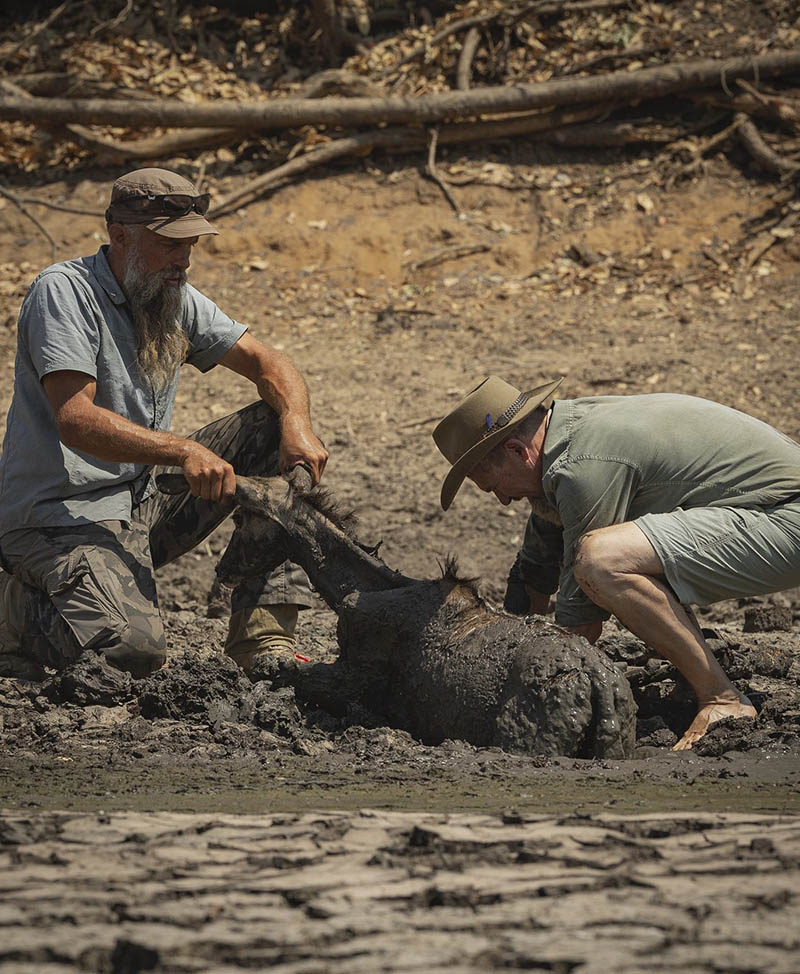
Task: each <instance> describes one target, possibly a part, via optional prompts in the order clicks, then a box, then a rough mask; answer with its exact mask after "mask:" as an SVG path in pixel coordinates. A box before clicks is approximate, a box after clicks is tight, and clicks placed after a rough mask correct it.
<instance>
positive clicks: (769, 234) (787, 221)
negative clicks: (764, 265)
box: [742, 213, 800, 270]
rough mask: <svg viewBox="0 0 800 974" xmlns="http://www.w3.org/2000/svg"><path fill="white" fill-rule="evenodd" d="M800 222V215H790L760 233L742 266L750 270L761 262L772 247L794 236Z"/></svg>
mask: <svg viewBox="0 0 800 974" xmlns="http://www.w3.org/2000/svg"><path fill="white" fill-rule="evenodd" d="M799 220H800V213H788V214H787V215H786V216H785V217H784V218H783V219H782V220H780V221H779V222H778V223H776V224H775V226H773V227H770V228H769V230H766V231H764V232H763V233H760V234H759V235H758V236H757V237H756V239H755V240H754V241H753V244H752V246H751V247H750V249H749V250H748V251H747V253H746V254H745V256H744V258H743V259H742V264H743V265H744V267H745V269H746V270H749V269H750V268H751V267H752V266H753V264H755V263H756V262H757V261H759V260H761V258H762V257H763V256H764V254H765V253H766V252H767V251H768V250H769V249H770V247H771V246H772V245H773V244H774V243H777V242H778V241H779V240H783V239H785V238H786V237H791V236H793V235H794V228H795V226H796V225H797V223H798V221H799Z"/></svg>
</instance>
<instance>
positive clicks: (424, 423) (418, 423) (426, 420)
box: [397, 413, 442, 430]
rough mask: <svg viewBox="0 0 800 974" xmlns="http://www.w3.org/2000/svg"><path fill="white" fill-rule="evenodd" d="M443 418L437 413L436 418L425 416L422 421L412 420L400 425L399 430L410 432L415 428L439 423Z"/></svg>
mask: <svg viewBox="0 0 800 974" xmlns="http://www.w3.org/2000/svg"><path fill="white" fill-rule="evenodd" d="M441 418H442V417H441V416H440V415H439V414H438V413H437V414H436V415H435V416H425V417H423V418H422V419H411V420H409V421H408V422H407V423H400V424H399V425H398V427H397V428H398V429H399V430H410V429H413V428H414V427H415V426H427V425H428V423H438V422H439V420H440V419H441Z"/></svg>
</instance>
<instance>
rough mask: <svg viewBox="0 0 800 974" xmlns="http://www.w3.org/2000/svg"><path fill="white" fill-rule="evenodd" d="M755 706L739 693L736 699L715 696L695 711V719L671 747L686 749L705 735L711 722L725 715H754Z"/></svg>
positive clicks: (714, 722)
mask: <svg viewBox="0 0 800 974" xmlns="http://www.w3.org/2000/svg"><path fill="white" fill-rule="evenodd" d="M755 716H756V708H755V707H754V706H753V705H752V703H750V700H749V699H748V698H747V697H746V696H745V695H744V694H741V695H740V696H739V699H738V700H730V699H726V698H724V697H717V698H716V699H714V700H709V702H708V703H707V704H704V705H703V706H702V707H701V708H700V709H699V710H698V712H697V716H696V717H695V719H694V720H693V721H692V722H691V724H689V729H688V730H687V731H686V733H685V734H684V735H683V737H682V738H681V739H680V740H679V741H678V743H677V744H676V745H675V746H674V747H673V749H672V750H673V751H688V750H689V748H691V746H692V745H693V744H695V743H696V742H697V741H699V740H700V738H701V737H704V736H705V733H706V731H707V730H708V729H709V727H711V725H712V724H716V723H718V722H719V721H720V720H725V718H726V717H755Z"/></svg>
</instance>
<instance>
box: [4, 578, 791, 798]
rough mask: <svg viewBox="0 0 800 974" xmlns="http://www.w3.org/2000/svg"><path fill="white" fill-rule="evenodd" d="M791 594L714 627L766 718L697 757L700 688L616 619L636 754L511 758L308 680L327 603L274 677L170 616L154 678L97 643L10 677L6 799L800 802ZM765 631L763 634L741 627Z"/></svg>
mask: <svg viewBox="0 0 800 974" xmlns="http://www.w3.org/2000/svg"><path fill="white" fill-rule="evenodd" d="M781 598H782V599H783V600H784V604H775V603H774V602H770V601H763V602H761V603H755V604H752V605H750V606H749V607H747V608H746V610H745V624H744V626H736V625H733V624H730V623H716V624H715V625H716V628H715V629H714V630H709V632H712V631H713V633H714V635H713V636H712V637H711V645H712V647H713V648H714V651H715V653H716V654H717V655H718V657H719V658H720V660H721V661H722V663H723V666H725V668H726V669H727V671H728V672H729V673H730V674H731V677H732V678H733V680H734V682H735V684H736V685H737V687H738V688H740V689H741V690H742V691H744V692H746V693H747V694H748V695H749V696H750V698H751V699H752V700H753V701H754V702H755V703H756V706H757V707H758V708H759V715H758V717H757V718H755V719H753V720H737V721H726V722H721V723H720V724H718V725H716V726H715V727H713V728H712V730H711V731H710V732H709V733H708V734H707V735H706V737H705V738H704V739H703V740H702V741H701V742H700V743H698V745H697V746H696V747H695V748H694V750H693V751H692V752H683V753H677V752H672V751H671V750H670V748H671V746H672V744H674V743H675V742H676V740H677V738H678V736H679V734H680V733H681V731H682V730H683V728H684V727H685V725H686V723H687V722H688V720H689V718H690V716H691V714H692V712H693V698H692V695H691V692H690V691H689V689H688V687H687V685H686V684H685V683H684V682H683V680H682V679H681V678H680V676H679V674H677V672H676V671H675V670H674V669H673V668H672V667H671V666H669V665H668V664H666V663H664V662H663V661H661V660H658V659H655V658H652V657H651V656H650V654H649V652H648V650H647V648H646V647H645V646H644V644H642V643H641V642H640V641H639V640H637V639H635V638H634V637H633V636H631V635H630V634H628V633H627V632H625V631H624V630H621V629H619V628H617V627H615V626H614V624H613V623H610V624H608V625H607V627H606V629H607V632H606V634H605V635H604V636H603V639H602V643H601V648H602V649H603V651H604V652H605V653H606V654H607V655H608V658H609V660H610V661H611V663H612V665H613V666H614V667H615V669H616V670H617V671H618V672H619V673H621V674H624V676H625V678H626V682H627V683H628V684H629V686H630V690H631V694H632V698H633V700H634V701H635V704H636V706H637V708H638V715H637V717H636V724H635V727H636V740H635V749H634V750H633V752H632V756H631V757H629V758H625V759H622V758H575V757H565V756H553V755H544V756H542V755H531V754H524V753H522V754H520V753H511V752H509V751H504V750H501V749H500V748H498V747H491V746H490V747H482V746H476V745H474V744H470V743H468V742H465V741H463V740H458V739H446V740H444V741H442V742H441V743H439V744H437V745H430V744H423V743H420V741H418V740H416V739H415V738H414V737H412V736H411V734H409V733H408V732H407V731H405V730H402V729H397V728H393V727H389V726H387V725H386V720H385V715H384V714H381V713H379V712H375V711H374V710H371V709H369V707H368V706H367V705H366V702H365V701H364V700H352V701H350V702H349V703H347V704H346V706H345V707H344V708H343V711H342V712H338V713H331V712H330V711H329V710H326V709H324V708H323V707H321V706H319V703H318V702H312V701H311V700H309V699H307V698H306V699H304V698H303V696H302V695H300V694H298V692H297V689H296V687H295V684H297V685H298V686H300V685H302V680H301V679H299V676H298V674H299V673H300V672H301V671H305V672H308V671H310V670H313V669H314V668H315V667H316V668H321V667H322V666H326V668H328V669H330V670H333V669H334V665H330V664H333V661H334V660H335V659H336V652H337V650H336V634H335V628H334V627H335V624H336V617H335V616H334V615H333V613H331V612H328V611H325V610H322V609H320V610H311V611H309V612H307V613H304V614H303V616H301V627H300V638H301V643H302V645H303V649H304V651H305V652H306V653H308V654H309V655H310V656H311V662H310V663H307V664H306V663H297V664H296V665H294V666H293V665H291V664H285V663H281V664H280V665H278V666H274V667H273V669H272V673H271V674H266V673H263V672H262V673H260V674H254V675H256V676H261V677H263V679H259V680H258V681H257V682H252V681H251V680H250V679H249V678H248V677H245V676H244V675H243V674H242V673H241V671H240V670H239V669H238V668H237V667H236V665H235V664H234V663H233V662H232V661H230V660H229V659H227V658H226V657H225V656H223V655H222V654H221V651H220V650H221V645H222V642H223V638H224V625H223V623H222V621H221V620H219V619H215V618H203V617H201V616H196V615H194V614H193V613H190V612H186V611H181V612H169V611H166V612H165V616H166V618H167V621H168V624H169V630H170V632H171V634H172V637H173V640H174V642H176V643H177V644H178V645H177V646H173V647H172V648H171V652H170V660H169V664H168V666H167V668H165V669H163V670H161V671H159V672H157V673H155V674H153V675H152V676H151V677H149V678H147V679H145V680H141V681H134V680H132V679H130V678H129V677H128V676H127V675H125V674H122V673H120V672H119V671H117V670H115V669H113V668H112V667H110V666H108V665H107V664H106V663H105V662H104V661H103V659H102V658H101V657H100V656H98V655H94V654H92V655H88V656H86V657H85V658H84V659H83V660H81V661H79V662H78V663H77V664H75V665H74V666H72V667H71V668H70V669H68V670H66V671H65V672H63V673H61V674H53V675H51V676H49V677H48V679H46V680H45V681H44V682H42V683H36V682H31V681H26V680H22V679H18V678H14V677H3V678H0V742H2V759H0V795H1V796H2V804H3V805H5V806H7V807H28V808H43V809H44V808H60V809H70V808H74V809H98V808H103V809H105V810H110V809H114V808H163V809H169V810H175V811H194V810H198V811H199V810H209V809H220V810H223V809H224V810H227V811H242V812H247V811H256V810H302V809H306V808H309V809H311V808H323V807H327V808H358V807H361V806H363V805H365V804H367V805H374V806H380V807H395V808H419V807H424V808H427V809H440V810H442V811H454V810H459V809H462V810H463V809H469V808H481V809H484V810H487V811H501V810H504V809H508V808H510V807H514V808H517V807H519V808H524V809H529V810H542V811H544V810H549V811H552V810H554V809H556V810H557V809H562V810H572V809H575V808H578V809H580V810H582V811H585V812H595V811H599V810H603V809H608V808H613V809H615V810H617V811H641V810H642V809H646V810H648V811H657V810H660V809H680V808H687V809H688V808H698V807H702V808H704V809H706V810H720V811H727V810H731V809H735V810H746V809H751V810H760V811H775V812H789V811H792V810H800V788H798V786H799V785H800V662H799V661H798V654H797V648H796V647H797V637H796V630H795V629H790V630H786V629H785V628H783V629H781V630H769V629H768V630H767V631H763V628H764V627H768V626H771V625H774V624H775V620H776V619H779V618H780V619H782V620H784V621H783V622H782V625H784V626H785V624H786V621H785V620H786V619H787V615H788V616H791V617H792V618H794V617H795V615H796V614H797V608H796V603H792V602H791V600H789V599H787V598H786V597H785V596H783V597H781ZM748 619H749V620H750V622H749V623H748V621H747V620H748ZM753 620H756V621H755V622H754V621H753ZM795 624H796V623H795ZM753 626H755V627H756V628H758V629H759V631H753V632H744V631H743V630H744V629H745V628H752V627H753ZM304 632H307V633H308V638H305V639H304V638H303V634H304ZM184 647H186V648H184Z"/></svg>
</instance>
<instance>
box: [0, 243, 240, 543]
mask: <svg viewBox="0 0 800 974" xmlns="http://www.w3.org/2000/svg"><path fill="white" fill-rule="evenodd" d="M183 327H184V329H185V331H186V335H187V337H188V339H189V344H190V347H189V353H188V356H187V359H186V361H187V362H189V363H190V364H191V365H193V366H194V367H195V368H197V369H199V370H200V371H201V372H207V371H208V370H209V369H211V368H213V367H214V366H215V365H216V364H217V362H219V360H220V359H221V358H222V357H223V356H224V355H225V353H226V352H227V351H229V349H231V348H232V347H233V345H235V344H236V342H237V341H238V340H239V339H240V338H241V337H242V335H243V334H244V332H245V331H246V328H245V326H244V325H242V324H239V323H238V322H236V321H233V320H232V319H231V318H229V317H228V316H227V315H226V314H223V312H222V311H220V309H219V308H218V307H217V306H216V305H215V304H214V302H213V301H211V300H209V299H208V298H207V297H205V296H204V295H203V294H201V293H200V292H199V291H197V290H196V289H195V288H193V287H191V286H190V285H187V286H186V288H185V299H184V305H183ZM61 370H71V371H75V372H85V373H86V374H87V375H90V376H92V378H94V379H95V381H96V383H97V394H96V396H95V403H96V404H97V405H98V406H102V407H103V408H105V409H109V410H111V411H112V412H115V413H118V414H119V415H120V416H124V417H125V418H126V419H129V420H131V421H132V422H134V423H137V424H139V425H140V426H144V427H146V428H147V429H154V430H167V429H169V424H170V420H171V418H172V409H173V406H174V404H175V394H176V391H177V386H178V377H177V374H176V376H175V378H174V379H173V380H172V381H171V382H170V383H169V385H167V386H166V387H165V388H164V389H161V390H159V391H155V390H154V389H153V387H152V385H151V384H150V382H149V381H148V380H147V379H146V378H143V377H142V376H141V374H140V370H139V368H138V364H137V359H136V335H135V332H134V328H133V323H132V321H131V317H130V314H129V312H128V307H127V303H126V299H125V295H124V293H123V291H122V288H121V287H120V286H119V283H118V282H117V279H116V278H115V277H114V274H113V272H112V271H111V268H110V267H109V264H108V259H107V257H106V247H101V248H100V250H98V252H97V253H96V254H94V255H93V256H92V257H82V258H79V259H78V260H70V261H65V262H63V263H60V264H54V265H53V266H52V267H48V268H47V269H46V270H44V271H42V273H41V274H40V275H39V276H38V277H37V278H36V280H35V281H34V282H33V284H32V285H31V287H30V289H29V291H28V293H27V295H26V297H25V300H24V301H23V304H22V310H21V312H20V317H19V325H18V340H17V358H16V366H15V377H14V397H13V400H12V402H11V409H10V410H9V413H8V419H7V423H6V435H5V439H4V441H3V452H2V456H0V536H2V535H3V534H5V533H6V532H7V531H11V530H14V529H17V528H23V527H41V526H44V525H49V526H57V525H65V526H74V525H75V524H81V523H87V522H95V521H103V520H121V521H127V520H130V516H131V508H132V504H133V501H134V499H135V500H137V501H138V500H141V499H142V498H143V497H144V496H146V494H147V493H149V491H150V489H152V488H151V487H150V485H149V478H148V477H147V475H146V469H147V468H146V467H145V465H143V464H139V463H118V462H113V461H105V460H98V459H97V458H96V457H93V456H90V455H89V454H86V453H82V452H81V451H79V450H73V449H71V448H70V447H68V446H65V445H64V444H63V443H62V442H61V439H60V437H59V435H58V428H57V426H56V423H55V419H54V417H53V412H52V409H51V407H50V403H49V401H48V399H47V396H46V394H45V391H44V387H43V386H42V379H43V377H44V376H46V375H48V374H49V373H51V372H58V371H61Z"/></svg>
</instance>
